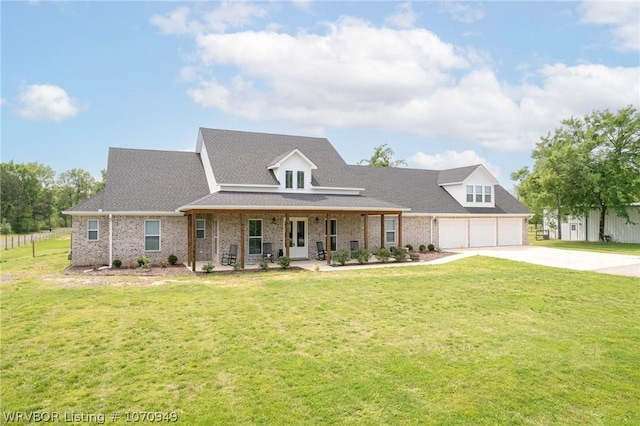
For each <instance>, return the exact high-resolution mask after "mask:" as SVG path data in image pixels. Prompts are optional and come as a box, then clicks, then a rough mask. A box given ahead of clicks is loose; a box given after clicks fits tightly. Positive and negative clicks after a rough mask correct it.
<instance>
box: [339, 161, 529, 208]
mask: <svg viewBox="0 0 640 426" xmlns="http://www.w3.org/2000/svg"><path fill="white" fill-rule="evenodd" d="M478 167H479V166H470V167H463V168H460V169H451V170H444V172H450V171H451V173H447V176H445V179H444V180H445V181H448V182H452V181H451V180H450V179H451V177H453V178H456V179H457V178H459V177H462V176H465V177H466V176H469V175H470V174H471V173H472V172H473V171H474V170H475V169H477V168H478ZM348 169H349V172H350V179H351V181H352V182H353V185H356V186H358V185H361V186H362V187H363V188H366V190H365V191H364V195H366V196H369V197H374V198H377V199H380V200H384V201H388V202H390V203H394V204H397V205H399V206H404V207H408V208H410V209H411V211H410V213H435V214H447V213H450V214H470V213H471V214H475V213H477V214H529V213H530V212H529V210H527V208H526V207H524V206H523V205H522V204H521V203H520V202H519V201H518V200H516V199H515V198H514V197H513V196H512V195H511V194H510V193H509V192H508V191H506V190H505V189H504V188H502V187H501V186H500V185H496V186H495V205H496V207H495V208H473V207H471V208H466V207H463V206H461V205H460V204H459V203H458V202H457V201H456V200H455V199H454V198H453V197H452V196H451V195H450V194H449V193H448V192H447V191H446V190H445V189H444V188H442V187H441V186H440V185H439V184H438V183H439V182H440V181H441V179H442V178H441V177H440V176H441V174H442V173H443V171H439V170H425V169H408V168H396V167H372V166H348ZM462 180H464V177H463V178H462V179H461V180H459V181H458V182H461V181H462Z"/></svg>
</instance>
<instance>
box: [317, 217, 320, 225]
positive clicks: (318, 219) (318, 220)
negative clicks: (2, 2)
mask: <svg viewBox="0 0 640 426" xmlns="http://www.w3.org/2000/svg"><path fill="white" fill-rule="evenodd" d="M319 223H320V218H319V217H318V216H316V225H317V224H319Z"/></svg>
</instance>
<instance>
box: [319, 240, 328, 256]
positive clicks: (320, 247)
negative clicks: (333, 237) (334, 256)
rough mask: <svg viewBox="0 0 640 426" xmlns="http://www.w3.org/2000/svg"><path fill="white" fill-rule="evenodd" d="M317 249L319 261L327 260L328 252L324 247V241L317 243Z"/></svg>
mask: <svg viewBox="0 0 640 426" xmlns="http://www.w3.org/2000/svg"><path fill="white" fill-rule="evenodd" d="M316 249H317V250H318V257H317V259H318V260H327V251H326V250H325V249H324V246H323V245H322V241H316Z"/></svg>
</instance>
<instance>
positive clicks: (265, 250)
mask: <svg viewBox="0 0 640 426" xmlns="http://www.w3.org/2000/svg"><path fill="white" fill-rule="evenodd" d="M262 259H263V260H264V259H269V261H270V262H271V263H273V261H274V260H275V256H274V255H273V245H272V244H271V243H262Z"/></svg>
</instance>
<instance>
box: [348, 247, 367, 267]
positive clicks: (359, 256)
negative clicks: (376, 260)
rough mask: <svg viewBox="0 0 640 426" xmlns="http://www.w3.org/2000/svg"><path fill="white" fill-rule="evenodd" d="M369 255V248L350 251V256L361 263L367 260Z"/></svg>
mask: <svg viewBox="0 0 640 426" xmlns="http://www.w3.org/2000/svg"><path fill="white" fill-rule="evenodd" d="M369 256H370V254H369V250H365V249H359V250H353V251H352V252H351V258H352V259H355V260H357V261H358V263H359V264H361V265H362V264H363V263H365V262H368V261H369Z"/></svg>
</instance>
